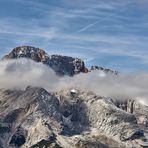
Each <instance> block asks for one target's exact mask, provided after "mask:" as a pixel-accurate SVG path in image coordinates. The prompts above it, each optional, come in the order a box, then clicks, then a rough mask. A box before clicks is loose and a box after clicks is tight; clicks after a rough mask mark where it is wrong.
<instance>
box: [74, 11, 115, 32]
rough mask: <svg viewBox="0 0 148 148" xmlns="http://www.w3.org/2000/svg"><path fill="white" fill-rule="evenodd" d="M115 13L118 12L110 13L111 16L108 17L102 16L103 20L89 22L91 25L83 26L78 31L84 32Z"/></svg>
mask: <svg viewBox="0 0 148 148" xmlns="http://www.w3.org/2000/svg"><path fill="white" fill-rule="evenodd" d="M114 15H116V14H112V15H109V16H107V17H104V18H102V19H101V20H97V21H96V22H94V23H91V24H89V25H87V26H85V27H83V28H82V29H80V30H78V31H77V32H76V33H80V32H83V31H85V30H87V29H89V28H92V27H93V26H94V25H96V24H98V23H100V22H103V21H105V20H107V19H108V18H110V17H112V16H114Z"/></svg>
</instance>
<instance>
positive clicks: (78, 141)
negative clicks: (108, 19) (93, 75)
mask: <svg viewBox="0 0 148 148" xmlns="http://www.w3.org/2000/svg"><path fill="white" fill-rule="evenodd" d="M72 92H73V91H70V90H63V91H60V92H57V93H49V92H47V91H46V90H44V89H42V88H33V87H28V88H27V89H26V90H25V91H20V90H0V101H1V103H0V129H1V130H0V147H3V148H5V147H22V148H26V147H31V146H35V145H43V144H45V145H56V146H59V147H64V148H76V147H86V146H87V147H88V146H89V145H92V147H97V146H102V147H107V145H111V146H112V147H115V146H117V145H118V146H119V147H124V146H125V147H127V146H128V147H132V146H133V147H134V146H136V147H141V144H139V143H137V142H135V141H142V139H143V138H145V137H144V133H143V131H142V130H141V129H140V128H139V126H138V124H137V121H136V118H135V116H134V115H132V114H129V113H127V112H125V111H123V110H121V109H119V108H117V107H116V106H115V105H114V104H113V103H112V102H111V101H110V100H108V99H106V98H104V97H100V96H96V95H95V94H93V93H91V92H81V91H79V90H77V91H76V92H75V93H72ZM103 137H104V138H103ZM103 139H106V140H103Z"/></svg>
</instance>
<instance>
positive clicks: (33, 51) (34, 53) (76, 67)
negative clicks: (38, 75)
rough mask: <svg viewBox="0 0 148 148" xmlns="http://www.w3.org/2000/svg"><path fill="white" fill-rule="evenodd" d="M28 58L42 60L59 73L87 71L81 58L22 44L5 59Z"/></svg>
mask: <svg viewBox="0 0 148 148" xmlns="http://www.w3.org/2000/svg"><path fill="white" fill-rule="evenodd" d="M18 58H28V59H31V60H33V61H35V62H42V63H43V64H45V65H47V66H49V67H50V68H52V69H53V70H54V71H55V72H56V74H58V75H61V76H62V75H69V76H73V75H75V74H77V73H80V72H85V71H86V68H85V64H84V62H83V61H82V60H81V59H79V58H73V57H68V56H62V55H48V54H47V53H46V52H45V51H44V50H43V49H40V48H35V47H32V46H20V47H16V48H14V49H13V50H12V51H11V52H10V53H9V54H8V55H6V56H4V57H3V59H4V60H5V59H6V60H7V59H18Z"/></svg>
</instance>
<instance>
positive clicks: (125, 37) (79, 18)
mask: <svg viewBox="0 0 148 148" xmlns="http://www.w3.org/2000/svg"><path fill="white" fill-rule="evenodd" d="M8 2H9V4H10V5H13V7H12V8H11V9H12V10H11V12H12V13H10V12H9V11H6V9H8V8H9V7H10V6H8V4H6V2H4V3H2V2H0V8H1V9H0V20H1V21H0V44H1V47H0V51H1V52H0V53H1V56H2V54H4V53H6V52H8V49H9V48H10V47H11V48H13V47H15V46H19V45H24V44H25V45H26V44H28V45H32V46H37V47H41V48H45V50H47V52H48V53H59V54H66V55H70V56H78V57H82V58H83V59H85V60H86V61H87V62H88V61H93V59H96V58H98V57H99V56H100V55H103V54H105V55H108V56H113V57H114V58H112V59H111V60H112V61H113V63H115V62H116V59H118V57H120V56H125V57H127V59H129V58H128V57H130V60H133V59H136V60H138V62H139V63H140V64H143V66H144V67H146V68H147V69H148V67H147V66H146V63H148V60H147V56H146V55H147V42H148V39H147V35H148V31H147V30H148V26H147V23H148V22H147V19H148V15H147V13H148V10H146V9H144V5H146V3H145V2H144V3H143V2H140V5H141V7H140V8H139V5H138V4H139V2H138V0H135V1H128V0H125V1H122V0H119V1H113V0H104V1H98V0H75V1H69V0H62V1H57V0H55V1H40V0H36V1H34V0H25V1H24V0H13V1H11V0H8ZM3 8H5V9H3ZM146 12H147V13H146ZM133 61H134V60H133ZM110 63H111V62H110ZM133 63H134V62H132V66H133V67H136V68H137V66H138V65H134V64H133ZM94 64H98V65H99V64H103V62H102V63H100V61H99V62H98V63H94ZM135 64H137V63H135ZM126 66H127V65H126ZM130 66H131V65H130Z"/></svg>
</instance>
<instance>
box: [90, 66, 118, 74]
mask: <svg viewBox="0 0 148 148" xmlns="http://www.w3.org/2000/svg"><path fill="white" fill-rule="evenodd" d="M94 70H96V71H98V72H100V74H102V76H103V73H104V75H106V74H115V75H118V71H113V70H111V69H108V68H103V67H99V66H96V65H94V66H91V69H90V71H94Z"/></svg>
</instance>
